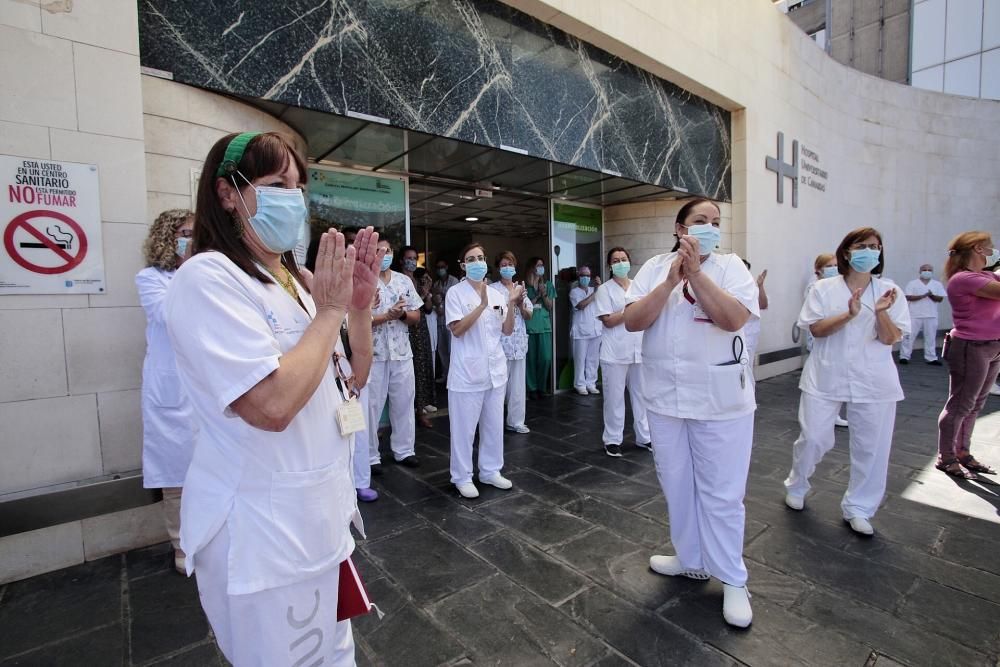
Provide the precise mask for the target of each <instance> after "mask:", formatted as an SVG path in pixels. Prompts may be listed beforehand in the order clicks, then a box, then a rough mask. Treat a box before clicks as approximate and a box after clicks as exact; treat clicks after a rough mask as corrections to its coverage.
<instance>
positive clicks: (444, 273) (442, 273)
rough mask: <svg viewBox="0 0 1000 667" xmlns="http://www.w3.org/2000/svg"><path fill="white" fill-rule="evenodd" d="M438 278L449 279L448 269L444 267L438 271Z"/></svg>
mask: <svg viewBox="0 0 1000 667" xmlns="http://www.w3.org/2000/svg"><path fill="white" fill-rule="evenodd" d="M438 277H440V278H447V277H448V269H447V268H444V267H442V268H440V269H438Z"/></svg>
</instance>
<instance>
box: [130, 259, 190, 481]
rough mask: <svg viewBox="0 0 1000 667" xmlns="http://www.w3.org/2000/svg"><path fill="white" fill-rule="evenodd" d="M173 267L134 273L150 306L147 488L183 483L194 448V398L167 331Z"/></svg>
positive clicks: (145, 379) (145, 391) (145, 390)
mask: <svg viewBox="0 0 1000 667" xmlns="http://www.w3.org/2000/svg"><path fill="white" fill-rule="evenodd" d="M173 277H174V272H173V271H164V270H163V269H158V268H155V267H147V268H145V269H143V270H142V271H140V272H139V273H138V274H136V276H135V286H136V289H138V291H139V303H140V304H142V308H143V310H144V311H146V358H145V359H144V360H143V362H142V485H143V486H144V487H146V488H147V489H164V488H172V487H178V486H184V475H186V474H187V469H188V465H190V463H191V454H192V452H193V451H194V441H195V436H196V434H197V432H198V427H197V426H196V425H195V418H194V412H193V411H192V409H191V402H190V401H188V399H187V397H186V396H185V395H184V392H183V391H182V390H181V383H180V379H179V378H178V377H177V362H176V360H175V358H174V350H173V348H172V347H171V346H170V338H169V337H168V336H167V325H166V322H165V320H164V304H165V302H166V298H167V290H168V288H169V287H170V283H171V280H172V279H173Z"/></svg>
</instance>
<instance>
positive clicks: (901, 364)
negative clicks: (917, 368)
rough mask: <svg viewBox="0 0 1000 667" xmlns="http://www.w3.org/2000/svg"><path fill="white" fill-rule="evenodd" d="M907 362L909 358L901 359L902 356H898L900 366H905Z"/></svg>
mask: <svg viewBox="0 0 1000 667" xmlns="http://www.w3.org/2000/svg"><path fill="white" fill-rule="evenodd" d="M908 363H910V360H909V359H903V358H902V357H900V358H899V365H900V366H905V365H906V364H908Z"/></svg>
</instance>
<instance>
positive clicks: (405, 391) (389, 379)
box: [368, 359, 417, 464]
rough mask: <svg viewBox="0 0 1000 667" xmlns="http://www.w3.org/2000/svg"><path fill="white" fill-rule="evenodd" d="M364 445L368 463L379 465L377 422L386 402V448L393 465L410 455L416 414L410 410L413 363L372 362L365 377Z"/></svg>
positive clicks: (415, 430)
mask: <svg viewBox="0 0 1000 667" xmlns="http://www.w3.org/2000/svg"><path fill="white" fill-rule="evenodd" d="M368 389H369V390H370V391H371V393H370V394H369V395H368V442H369V443H370V444H371V462H372V464H375V463H379V462H380V461H381V456H380V455H379V451H378V422H379V419H380V418H381V417H382V410H384V409H385V401H386V398H388V400H389V424H390V425H391V426H392V435H391V436H390V437H389V446H390V447H391V448H392V455H393V457H394V458H395V459H396V460H397V461H402V460H403V459H405V458H406V457H407V456H412V455H413V443H414V441H415V440H416V437H417V427H416V413H415V412H414V410H413V401H414V399H415V395H416V391H417V385H416V379H415V378H414V375H413V359H403V360H401V361H373V362H372V370H371V373H370V374H369V375H368Z"/></svg>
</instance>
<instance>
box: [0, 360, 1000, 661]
mask: <svg viewBox="0 0 1000 667" xmlns="http://www.w3.org/2000/svg"><path fill="white" fill-rule="evenodd" d="M900 371H901V376H902V379H903V383H904V386H905V389H906V392H907V399H906V401H904V402H903V403H901V404H900V406H899V411H898V417H897V428H896V434H895V439H894V451H893V456H892V465H891V470H890V479H889V494H888V496H887V499H886V502H885V505H884V507H883V509H882V510H881V511H880V513H879V514H878V516H877V517H876V518H875V520H874V524H875V527H876V530H877V531H878V534H877V535H876V537H875V538H874V539H863V538H859V537H857V536H855V535H854V534H853V533H852V532H851V531H850V530H849V529H848V528H847V527H846V526H845V525H844V524H843V523H842V521H841V518H840V513H839V500H840V495H841V494H842V493H843V490H844V486H845V484H846V481H847V474H848V453H847V449H846V443H847V432H846V431H841V430H840V429H838V436H837V440H838V444H837V447H836V448H835V449H834V450H833V451H831V452H830V454H829V455H828V456H827V457H826V459H825V461H824V462H823V464H822V465H821V466H820V468H819V469H818V471H817V473H816V476H815V483H814V492H813V494H812V495H811V496H810V497H809V499H808V506H807V510H806V511H804V512H801V513H797V512H792V511H789V510H787V509H786V508H785V507H784V505H783V504H782V486H781V480H782V479H783V477H784V475H785V473H786V472H787V468H788V465H789V457H790V454H789V452H790V447H791V443H792V441H793V440H794V438H795V437H796V435H797V422H796V410H797V404H798V389H797V386H796V383H797V380H798V376H797V374H788V375H784V376H780V377H777V378H773V379H770V380H767V381H764V382H761V383H760V384H759V385H758V400H759V402H760V410H759V411H758V413H757V427H756V445H755V451H754V455H753V463H752V466H751V476H750V482H749V489H748V494H747V501H746V504H747V517H748V518H747V532H746V551H745V553H746V557H747V563H748V567H749V569H750V576H751V578H750V589H751V591H752V592H753V594H754V599H753V605H754V612H755V617H754V624H753V626H752V627H751V628H750V629H749V630H745V631H740V630H734V629H731V628H729V627H727V626H726V625H725V623H724V622H723V620H722V617H721V595H722V591H721V586H720V585H719V584H718V582H715V581H711V582H708V583H702V582H694V581H690V580H674V579H668V578H663V577H659V576H657V575H654V574H653V573H651V572H650V571H649V570H648V566H647V559H648V557H649V555H650V554H651V553H653V552H662V551H663V550H667V549H669V544H668V541H669V540H668V532H667V515H666V511H665V506H664V501H663V498H662V496H661V493H660V490H659V487H658V484H657V480H656V475H655V472H654V469H653V465H652V457H651V455H650V454H649V453H648V452H645V451H642V450H639V449H637V448H636V447H634V446H632V445H631V442H632V441H631V440H630V439H629V440H628V442H627V444H626V446H625V447H624V451H625V456H624V457H623V458H621V459H611V458H609V457H606V456H604V454H603V453H602V450H601V441H600V433H601V398H600V397H581V396H576V395H575V394H574V395H564V396H558V397H554V398H549V399H545V400H542V401H537V402H532V403H529V416H530V419H529V421H528V425H529V426H530V427H531V428H532V433H531V434H530V435H527V436H520V435H509V436H508V438H507V445H506V451H507V467H506V472H507V474H508V476H509V477H510V479H511V480H512V481H513V482H514V489H513V490H512V491H508V492H502V491H498V490H496V489H493V488H492V487H486V489H485V490H484V491H483V494H482V496H481V497H480V498H479V499H478V500H475V501H464V500H461V499H460V498H459V497H458V496H457V495H456V494H455V493H454V492H453V490H452V488H451V487H450V485H449V484H448V436H447V433H448V427H447V420H446V419H445V418H439V419H435V420H434V428H433V429H431V430H421V431H419V436H418V448H417V451H418V454H419V455H420V457H421V460H422V462H423V465H422V466H421V467H420V468H418V469H415V470H410V469H404V468H401V467H397V466H394V465H391V464H390V465H386V466H384V467H385V468H386V470H385V471H384V474H383V475H382V476H381V477H380V478H377V480H378V488H379V490H380V492H381V493H382V498H381V499H380V500H379V501H378V502H376V503H374V504H371V505H365V506H363V508H362V509H363V513H364V515H365V521H366V524H367V528H368V535H369V539H368V540H366V541H359V549H358V551H357V553H356V562H357V563H358V567H359V569H360V570H361V572H362V575H363V576H365V577H366V579H367V582H368V585H369V589H370V592H371V594H372V597H373V598H374V599H375V600H376V602H377V603H378V604H379V605H380V606H381V608H382V609H383V611H385V612H386V616H385V619H384V620H382V621H381V622H379V621H378V620H377V619H376V618H374V616H368V617H365V618H362V619H360V620H359V621H358V622H357V623H356V624H355V637H356V639H357V644H358V663H359V664H360V665H390V666H395V665H401V666H406V667H419V666H421V665H455V664H477V665H486V664H503V665H549V664H557V665H595V666H601V667H611V666H617V665H643V666H646V665H667V664H698V665H715V664H720V665H723V664H725V665H729V664H751V665H775V664H781V665H787V664H808V665H858V666H859V667H860V666H862V665H866V666H871V665H881V666H883V667H885V666H888V665H900V664H902V665H963V666H964V665H994V666H996V665H998V664H1000V658H998V656H1000V495H998V489H1000V487H997V486H993V485H987V484H981V483H974V482H965V481H961V482H960V481H957V480H953V479H951V478H948V477H946V476H945V475H943V474H942V473H940V472H938V471H936V470H934V469H933V467H932V464H933V459H934V451H935V433H936V430H935V428H936V427H935V424H936V418H937V414H938V411H939V409H940V406H941V404H942V402H943V400H944V397H945V395H946V389H947V374H946V372H945V369H943V368H938V367H930V366H925V365H924V364H922V363H916V362H915V363H912V364H911V365H909V366H907V367H903V368H900ZM975 435H976V441H977V445H976V446H977V450H976V451H977V452H978V453H979V456H980V458H981V459H983V460H984V461H989V462H991V463H992V464H993V465H994V466H1000V398H992V397H991V398H990V402H989V403H988V404H987V408H986V410H985V411H984V414H983V416H982V417H981V418H980V420H979V422H978V424H977V427H976V434H975ZM153 664H156V665H219V664H224V660H222V658H221V656H220V655H219V654H218V652H217V650H216V648H215V645H214V642H213V639H212V636H211V632H210V630H209V627H208V624H207V622H206V620H205V618H204V615H203V614H202V612H201V609H200V606H199V603H198V595H197V589H196V586H195V584H194V581H193V580H187V579H185V578H183V577H181V576H179V575H177V574H175V573H174V572H172V570H171V569H170V555H169V550H168V548H167V546H166V545H158V546H154V547H150V548H148V549H142V550H138V551H134V552H131V553H128V554H122V555H119V556H113V557H110V558H105V559H102V560H99V561H95V562H92V563H87V564H85V565H80V566H77V567H72V568H69V569H66V570H62V571H59V572H54V573H51V574H46V575H42V576H39V577H35V578H33V579H29V580H26V581H21V582H16V583H12V584H8V585H6V586H4V587H0V665H3V666H6V665H153Z"/></svg>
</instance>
